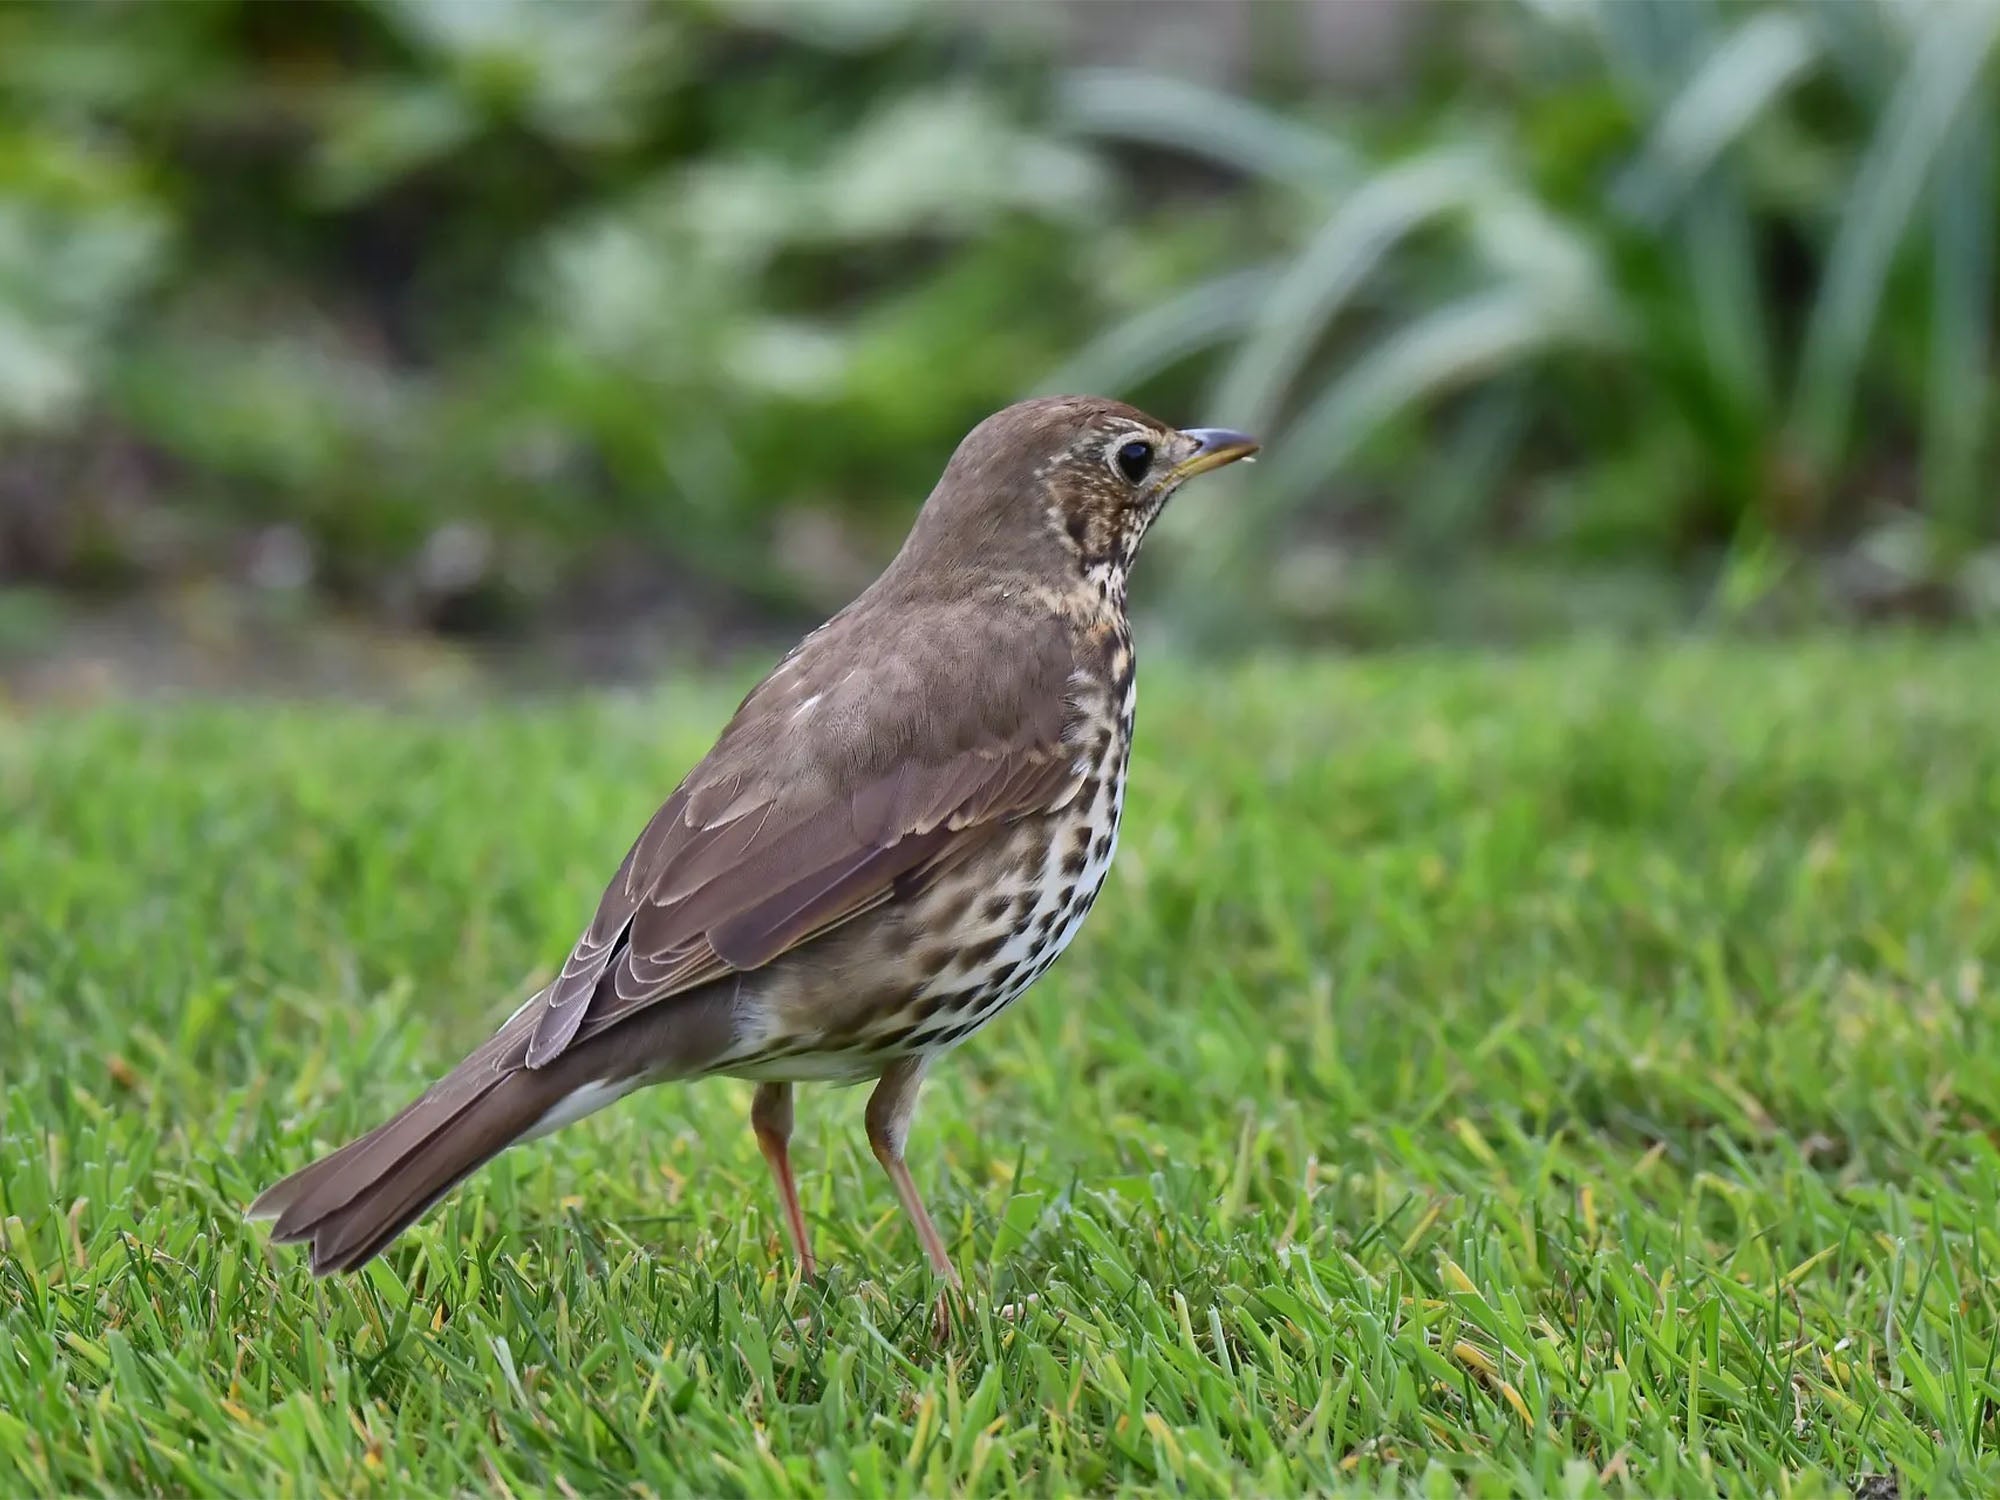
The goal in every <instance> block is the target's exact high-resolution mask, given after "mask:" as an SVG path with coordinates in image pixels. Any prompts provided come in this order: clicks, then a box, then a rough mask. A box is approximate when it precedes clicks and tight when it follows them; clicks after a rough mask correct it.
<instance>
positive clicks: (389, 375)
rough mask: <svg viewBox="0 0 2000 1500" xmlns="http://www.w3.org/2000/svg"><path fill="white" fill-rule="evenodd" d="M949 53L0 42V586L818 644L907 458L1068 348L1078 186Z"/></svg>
mask: <svg viewBox="0 0 2000 1500" xmlns="http://www.w3.org/2000/svg"><path fill="white" fill-rule="evenodd" d="M969 24H970V23H969V21H968V20H967V18H965V17H962V16H954V15H941V14H939V13H938V12H936V11H934V10H931V9H929V8H926V7H923V6H921V5H915V4H909V3H901V0H811V3H806V4H795V3H784V0H727V3H723V0H715V3H710V4H706V5H702V6H698V7H697V6H681V5H670V4H666V3H661V0H588V3H574V4H572V3H547V0H478V3H471V4H467V3H464V0H335V3H329V4H322V5H316V6H312V7H282V8H281V7H267V6H261V5H257V4H254V3H249V0H187V3H183V4H178V5H175V6H166V7H160V6H146V5H127V4H118V3H106V4H103V5H98V6H89V7H43V8H24V9H17V10H10V11H7V12H5V13H0V422H7V423H10V424H11V425H12V429H13V432H12V435H13V438H14V441H13V442H12V443H11V444H10V445H9V446H8V447H7V448H6V449H5V450H0V510H4V509H5V508H6V507H7V505H8V503H9V502H8V497H9V496H10V495H11V496H16V497H21V496H31V497H33V498H34V500H35V504H34V505H32V506H31V507H26V510H31V511H32V514H33V518H34V524H35V525H37V526H39V527H40V528H41V529H42V531H43V532H44V533H46V534H44V535H38V536H36V537H34V538H32V539H29V540H28V541H27V542H23V543H21V544H20V545H14V546H12V547H10V545H9V540H8V537H9V526H10V524H13V525H14V526H15V529H17V530H18V529H19V527H20V525H22V524H25V523H24V522H22V519H21V515H18V514H17V515H16V516H14V517H13V518H12V521H11V522H10V520H9V518H8V517H7V516H5V515H0V577H4V575H5V574H6V573H7V572H8V571H9V570H10V568H11V570H12V571H14V572H15V573H16V574H17V575H19V574H22V573H23V572H24V570H25V571H28V572H30V573H32V571H33V569H34V568H40V569H41V570H42V572H43V573H44V574H51V573H52V574H53V575H54V576H57V577H70V576H74V575H75V573H76V572H77V564H76V559H77V556H78V555H79V551H80V549H82V548H84V547H85V546H86V545H88V546H91V547H102V546H105V545H110V546H113V547H118V546H131V547H137V546H140V545H142V544H143V545H146V546H147V547H149V548H150V549H151V550H150V551H149V552H148V555H147V556H146V557H144V558H139V557H132V558H128V559H125V560H124V565H123V566H122V569H121V568H120V567H114V568H113V569H112V570H111V571H112V572H121V571H122V573H124V574H130V573H132V572H135V571H136V572H142V573H143V572H145V571H147V570H148V569H151V568H154V567H156V566H162V567H172V568H176V569H180V570H182V571H192V572H194V573H204V572H206V573H214V572H222V573H240V574H241V575H242V576H244V577H246V578H248V579H249V580H250V581H251V582H253V583H258V582H260V581H262V582H266V583H268V582H269V581H271V580H277V581H278V582H279V584H281V585H282V586H283V587H287V588H292V589H297V588H300V587H303V586H306V585H311V586H313V587H314V588H316V589H319V590H321V591H324V592H326V593H328V594H330V595H332V596H334V597H335V598H338V599H341V600H344V601H347V602H350V603H352V604H354V605H357V606H360V607H362V608H364V609H366V610H369V611H382V610H386V611H388V612H389V613H391V614H392V615H394V616H397V617H400V618H403V619H405V620H414V621H425V622H430V623H442V624H465V625H477V626H482V627H484V626H491V625H493V624H496V623H500V622H504V621H505V620H506V619H507V618H508V617H510V616H520V615H522V614H523V613H524V612H530V611H539V610H541V609H542V608H544V607H545V606H548V605H550V604H564V605H566V606H567V607H572V608H574V609H575V610H577V611H579V612H582V613H586V614H588V613H591V612H593V611H599V612H601V611H604V610H605V609H606V608H607V606H612V605H631V604H635V603H637V604H647V603H650V602H654V601H658V600H659V599H660V598H661V597H662V596H663V595H666V594H671V593H675V592H682V593H686V594H689V595H690V596H691V597H692V598H693V599H696V600H699V599H704V598H712V597H714V595H715V594H716V593H717V592H728V593H733V594H734V595H736V596H738V597H742V596H747V597H749V598H751V599H753V600H756V601H759V602H761V603H762V604H763V605H765V606H766V607H770V606H776V607H779V608H784V609H796V610H798V611H800V612H802V613H803V612H807V611H812V610H817V609H820V608H822V607H823V606H825V605H827V604H828V603H830V602H838V601H839V600H840V599H841V598H843V597H844V596H845V594H846V592H847V591H848V590H849V589H851V587H852V586H853V584H854V582H855V579H856V578H857V576H861V575H862V574H865V572H866V570H867V568H868V566H869V565H870V563H871V562H872V561H873V560H874V559H875V558H876V557H877V556H879V553H880V551H881V549H882V547H883V546H885V545H887V541H888V536H887V534H888V533H889V532H890V531H892V530H893V529H894V527H895V526H896V525H897V524H898V523H899V522H900V520H901V519H902V517H903V514H904V512H905V511H906V510H907V506H908V503H909V497H910V496H911V495H912V494H913V493H916V494H920V493H921V492H922V489H923V487H924V485H925V484H927V482H928V480H929V478H930V477H931V475H932V472H933V471H934V467H935V462H936V454H937V450H938V447H939V445H940V443H941V442H948V441H949V440H950V439H951V438H952V437H953V436H954V435H955V434H956V433H957V432H960V431H962V430H963V429H964V427H965V426H966V425H968V424H969V423H970V422H971V421H973V420H975V419H976V418H977V417H978V416H980V415H982V414H983V413H984V412H985V411H986V410H989V409H991V408H992V407H993V406H995V405H998V404H1000V403H1002V402H1004V401H1005V400H1006V399H1008V397H1009V396H1011V395H1012V394H1014V393H1015V392H1016V391H1017V390H1018V389H1019V387H1020V386H1021V384H1022V383H1023V382H1024V380H1025V378H1026V377H1027V375H1028V374H1029V372H1031V371H1033V370H1034V369H1036V368H1038V367H1046V365H1047V364H1049V363H1050V362H1052V361H1053V360H1054V359H1056V358H1058V357H1060V355H1061V354H1062V352H1064V350H1065V349H1066V348H1067V347H1069V345H1070V344H1071V342H1072V341H1073V339H1074V337H1075V332H1074V331H1075V329H1076V328H1077V327H1078V326H1083V325H1087V324H1088V323H1089V322H1090V321H1092V320H1093V319H1094V318H1095V317H1096V316H1097V307H1096V300H1095V296H1094V293H1093V291H1092V289H1091V288H1090V286H1089V284H1088V282H1087V279H1086V275H1085V271H1086V269H1087V267H1088V266H1089V265H1090V264H1091V260H1092V257H1091V256H1090V255H1089V254H1088V253H1086V252H1084V251H1083V250H1082V249H1081V245H1082V242H1083V241H1086V240H1088V239H1090V238H1092V237H1094V236H1097V235H1099V234H1101V233H1102V229H1101V222H1100V219H1099V217H1098V216H1097V215H1096V214H1095V213H1094V210H1095V207H1096V205H1097V203H1098V201H1099V200H1100V199H1101V197H1102V196H1103V193H1104V191H1105V182H1104V179H1103V176H1102V174H1101V172H1100V171H1099V169H1098V166H1097V164H1096V162H1095V161H1094V160H1093V159H1092V158H1091V156H1090V155H1089V154H1088V153H1086V152H1084V151H1082V150H1080V149H1078V148H1077V147H1075V146H1073V145H1070V144H1067V143H1065V142H1063V141H1060V140H1058V139H1056V138H1054V137H1053V136H1052V135H1051V134H1050V133H1048V132H1047V131H1046V130H1044V129H1040V128H1038V127H1037V126H1036V125H1035V123H1034V119H1035V115H1036V112H1037V111H1036V101H1037V92H1038V89H1039V82H1038V80H1039V78H1040V77H1041V76H1042V75H1041V72H1040V70H1039V69H1038V68H1037V66H1036V65H1035V64H1034V62H1033V58H1032V56H1031V55H1030V54H1029V53H1027V52H1024V51H1021V50H1020V49H1018V48H1015V47H1014V46H1013V45H1012V44H1011V43H1009V42H1007V41H1006V40H1005V38H1004V37H999V36H994V37H990V38H988V39H986V40H985V41H983V42H982V43H980V44H979V45H978V46H975V47H969V46H968V45H967V40H968V38H967V36H966V27H967V26H968V25H969ZM107 448H111V449H116V450H119V451H121V452H122V451H131V452H135V453H137V454H139V455H141V456H143V459H144V463H143V465H141V466H140V467H139V468H138V469H134V470H132V474H133V475H136V476H137V477H138V479H139V480H140V481H141V482H139V483H137V484H136V486H127V487H126V488H127V489H129V490H130V491H131V492H130V493H121V494H120V495H119V496H118V497H117V498H116V499H115V500H106V499H101V498H99V497H97V496H95V495H92V494H89V493H86V491H88V490H91V489H93V488H101V487H102V486H101V485H98V484H97V483H96V481H98V480H101V479H102V475H101V474H100V473H99V471H100V470H101V468H102V467H103V466H102V465H101V464H100V463H98V462H97V461H96V459H95V457H94V455H96V454H98V453H100V452H101V451H103V450H105V449H107ZM128 467H130V466H128ZM122 472H123V471H121V473H122ZM126 477H131V476H126ZM51 497H60V498H51ZM107 506H108V507H110V510H109V512H107V513H106V514H104V515H101V516H99V517H98V519H96V520H94V521H91V522H90V523H89V524H81V523H79V521H78V519H77V517H78V515H79V514H82V513H85V512H90V513H93V514H94V513H96V512H97V511H99V510H102V509H104V508H105V507H107ZM21 508H22V507H17V509H21ZM135 510H147V511H150V512H154V513H157V517H158V518H163V525H162V526H154V527H151V528H147V527H142V526H137V525H134V524H132V516H133V512H134V511H135ZM24 513H25V511H24ZM878 529H879V530H880V531H881V532H882V533H883V534H882V535H880V536H878V535H877V531H878ZM246 532H247V533H248V537H247V539H244V538H243V535H242V534H243V533H246ZM267 533H268V537H267V536H266V534H267ZM162 537H164V538H165V540H164V542H162ZM260 537H265V538H266V539H265V540H258V538H260ZM267 543H268V544H267ZM271 556H281V557H283V558H285V559H287V562H286V566H284V567H282V568H272V567H263V566H262V565H261V564H260V562H259V559H266V560H267V559H268V558H269V557H271ZM439 559H445V560H446V562H440V561H439ZM31 564H32V567H31V566H30V565H31ZM447 564H448V565H447ZM100 571H102V570H100ZM38 576H39V575H38ZM582 579H589V580H590V587H589V588H587V589H586V588H579V587H578V586H577V585H578V582H579V580H582Z"/></svg>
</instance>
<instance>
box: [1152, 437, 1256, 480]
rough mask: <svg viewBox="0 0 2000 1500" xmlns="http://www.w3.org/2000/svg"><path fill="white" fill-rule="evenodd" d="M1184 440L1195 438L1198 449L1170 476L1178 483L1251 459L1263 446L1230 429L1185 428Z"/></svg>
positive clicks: (1176, 466)
mask: <svg viewBox="0 0 2000 1500" xmlns="http://www.w3.org/2000/svg"><path fill="white" fill-rule="evenodd" d="M1181 436H1182V437H1190V438H1193V439H1194V440H1195V443H1196V447H1195V450H1194V452H1193V453H1191V454H1189V455H1188V456H1187V457H1186V458H1184V459H1182V460H1181V461H1180V462H1179V463H1178V464H1176V465H1175V466H1174V469H1173V472H1172V473H1171V474H1169V475H1168V476H1167V477H1168V478H1170V479H1172V480H1175V481H1177V482H1178V481H1179V480H1183V479H1192V478H1193V477H1194V476H1195V475H1197V474H1206V473H1207V472H1208V471H1209V470H1210V469H1219V468H1221V467H1222V466H1223V465H1224V464H1233V463H1235V462H1236V460H1237V459H1239V458H1248V457H1249V456H1250V455H1251V454H1253V453H1255V452H1256V451H1257V450H1258V449H1259V448H1260V447H1262V446H1263V445H1262V444H1261V443H1259V442H1258V441H1257V440H1256V439H1255V438H1253V437H1251V436H1250V435H1249V434H1248V433H1243V432H1231V431H1230V430H1229V429H1228V428H1227V427H1184V428H1182V429H1181Z"/></svg>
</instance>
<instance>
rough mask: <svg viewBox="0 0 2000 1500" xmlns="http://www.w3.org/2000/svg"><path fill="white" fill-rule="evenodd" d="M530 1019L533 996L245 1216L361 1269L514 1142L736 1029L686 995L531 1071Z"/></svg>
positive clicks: (668, 1072)
mask: <svg viewBox="0 0 2000 1500" xmlns="http://www.w3.org/2000/svg"><path fill="white" fill-rule="evenodd" d="M533 1022H534V1006H533V1004H532V1003H531V1004H530V1005H527V1006H524V1007H522V1009H521V1010H520V1011H519V1012H516V1014H515V1016H514V1017H513V1019H511V1020H510V1021H509V1022H508V1023H507V1024H506V1025H505V1026H503V1027H501V1028H500V1030H499V1032H498V1033H496V1034H495V1035H494V1036H493V1037H492V1039H491V1040H489V1041H488V1042H486V1043H485V1045H483V1046H481V1047H479V1048H478V1049H477V1050H476V1051H474V1052H473V1053H472V1055H471V1056H469V1057H467V1058H466V1059H465V1061H464V1062H462V1063H460V1064H459V1065H458V1066H457V1067H456V1068H454V1069H453V1070H452V1071H451V1072H450V1073H448V1074H446V1075H445V1076H444V1077H443V1078H441V1079H439V1080H438V1082H436V1083H435V1084H433V1085H432V1086H431V1087H430V1088H429V1089H427V1090H426V1091H425V1092H424V1093H423V1095H422V1096H421V1097H419V1098H418V1099H417V1100H416V1101H415V1102H414V1103H412V1104H410V1105H409V1106H408V1107H407V1108H405V1109H404V1110H403V1111H402V1112H401V1113H399V1114H397V1115H396V1116H395V1117H394V1118H393V1119H391V1120H389V1121H388V1122H387V1123H386V1124H383V1125H379V1126H377V1127H376V1128H375V1129H374V1130H371V1131H369V1132H368V1134H366V1135H364V1136H361V1137H360V1138H358V1139H356V1140H353V1141H350V1142H349V1143H348V1144H347V1145H345V1146H342V1147H341V1148H340V1149H339V1150H337V1151H334V1152H332V1153H330V1154H329V1155H327V1156H324V1157H321V1158H320V1159H319V1160H318V1161H316V1162H313V1163H312V1164H310V1165H309V1166H305V1167H302V1168H300V1169H299V1170H298V1171H296V1172H294V1173H292V1175H291V1176H289V1177H287V1178H285V1179H284V1180H283V1181H281V1182H278V1183H276V1184H274V1185H273V1186H271V1187H269V1188H267V1189H266V1190H265V1191H264V1192H263V1193H262V1194H260V1195H259V1196H258V1198H257V1200H256V1202H254V1203H252V1204H251V1205H250V1207H249V1210H248V1211H247V1214H246V1217H248V1218H252V1219H272V1220H275V1221H276V1222H275V1224H274V1225H273V1226H272V1231H271V1238H272V1239H273V1240H275V1241H278V1242H279V1243H296V1242H307V1243H309V1244H310V1246H311V1264H312V1269H313V1272H314V1274H316V1275H320V1276H325V1275H329V1274H331V1273H333V1272H336V1271H352V1270H356V1269H358V1268H359V1267H361V1266H363V1265H365V1264H366V1263H367V1262H368V1261H370V1260H372V1259H373V1258H374V1257H375V1256H376V1255H377V1254H379V1253H380V1252H381V1251H382V1250H383V1248H384V1247H386V1246H387V1245H388V1244H389V1242H390V1241H391V1240H393V1239H395V1237H396V1236H397V1235H399V1234H401V1233H402V1232H403V1230H405V1229H407V1228H408V1227H409V1226H410V1225H411V1224H412V1223H414V1222H415V1221H416V1220H417V1219H419V1218H420V1217H422V1216H423V1214H424V1212H425V1210H427V1209H428V1208H430V1206H431V1205H432V1204H434V1203H436V1202H437V1201H438V1199H440V1198H442V1197H443V1196H444V1195H445V1194H446V1193H448V1192H450V1191H451V1189H452V1188H453V1187H455V1186H456V1185H457V1184H458V1183H460V1182H461V1181H463V1180H464V1179H465V1178H466V1177H467V1176H469V1175H470V1174H471V1173H472V1172H474V1171H476V1170H477V1169H478V1168H479V1167H481V1166H483V1165H484V1164H485V1163H486V1162H488V1161H490V1160H492V1158H494V1157H495V1156H498V1155H499V1154H500V1153H501V1152H502V1151H504V1150H506V1149H507V1147H509V1146H511V1145H513V1144H514V1143H515V1142H516V1141H520V1140H524V1139H532V1138H533V1137H535V1136H537V1135H541V1134H543V1133H544V1132H546V1131H548V1130H552V1129H555V1128H557V1127H558V1126H560V1125H563V1124H567V1123H568V1122H569V1121H571V1120H574V1119H577V1118H580V1117H581V1116H582V1115H584V1114H588V1113H590V1112H592V1111H593V1110H596V1109H599V1108H602V1107H603V1106H604V1105H606V1104H608V1103H610V1102H611V1101H612V1100H613V1099H616V1098H618V1097H619V1096H620V1095H621V1094H624V1093H626V1092H627V1091H629V1090H630V1089H631V1088H633V1087H634V1086H635V1085H637V1084H639V1083H640V1082H642V1081H647V1080H650V1079H657V1078H662V1077H668V1076H686V1075H687V1074H689V1073H693V1072H697V1071H700V1069H701V1068H702V1067H703V1066H705V1065H706V1064H707V1063H708V1062H710V1061H712V1060H714V1059H715V1058H716V1057H717V1056H719V1055H720V1054H721V1053H722V1052H723V1051H724V1050H726V1048H727V1046H728V1044H729V1039H730V1037H731V1035H732V1034H733V1025H732V1023H731V1018H730V1006H729V1004H728V1001H727V999H726V998H725V997H723V996H720V995H716V994H713V993H711V994H707V995H696V994H691V995H688V996H686V997H680V998H677V1000H676V1002H675V1003H673V1004H669V1005H663V1006H658V1007H655V1008H654V1009H652V1010H649V1011H644V1012H641V1013H640V1014H639V1015H637V1016H634V1017H632V1018H630V1019H629V1020H627V1021H624V1022H622V1023H621V1024H619V1025H617V1026H614V1027H612V1028H609V1029H608V1030H607V1031H606V1032H604V1033H603V1034H601V1035H598V1036H594V1037H591V1038H589V1039H588V1040H587V1041H583V1042H580V1043H579V1044H577V1045H575V1046H573V1047H572V1048H571V1049H570V1050H569V1051H567V1052H565V1053H563V1054H561V1055H560V1056H559V1057H557V1058H556V1059H554V1060H552V1061H551V1063H550V1065H549V1066H548V1067H546V1068H530V1067H528V1066H527V1065H526V1063H525V1061H524V1058H523V1053H524V1051H525V1040H526V1037H527V1035H528V1034H529V1033H530V1032H531V1031H532V1030H533Z"/></svg>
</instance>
